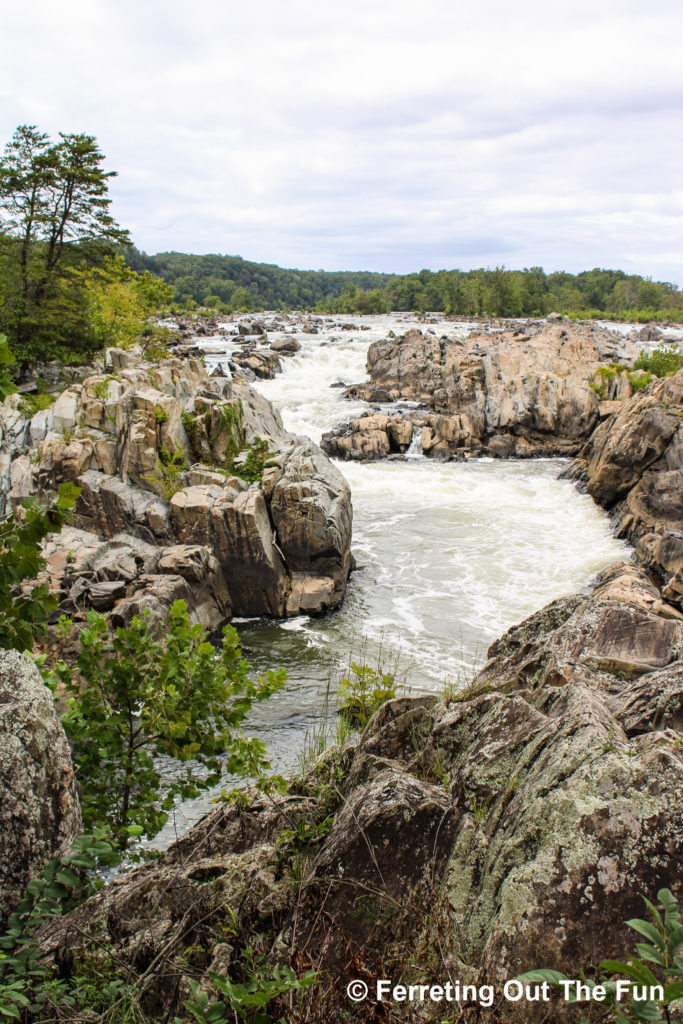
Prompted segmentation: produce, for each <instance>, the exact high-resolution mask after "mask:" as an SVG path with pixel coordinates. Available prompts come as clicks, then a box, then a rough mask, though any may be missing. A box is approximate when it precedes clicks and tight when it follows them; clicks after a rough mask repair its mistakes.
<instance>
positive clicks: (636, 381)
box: [628, 371, 652, 391]
mask: <svg viewBox="0 0 683 1024" xmlns="http://www.w3.org/2000/svg"><path fill="white" fill-rule="evenodd" d="M628 379H629V381H630V383H631V387H632V388H633V390H634V391H644V390H645V388H646V387H647V386H648V384H650V383H651V381H652V373H650V372H649V371H646V372H645V373H642V374H638V373H629V375H628Z"/></svg>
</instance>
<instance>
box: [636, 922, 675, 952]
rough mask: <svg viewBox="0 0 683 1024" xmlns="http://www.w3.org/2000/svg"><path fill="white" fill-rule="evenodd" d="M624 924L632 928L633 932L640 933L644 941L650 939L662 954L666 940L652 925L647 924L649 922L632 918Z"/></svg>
mask: <svg viewBox="0 0 683 1024" xmlns="http://www.w3.org/2000/svg"><path fill="white" fill-rule="evenodd" d="M626 924H627V925H628V926H629V928H633V930H634V931H636V932H640V934H641V935H644V936H645V938H646V939H650V941H651V942H653V943H654V944H655V946H658V947H659V949H661V950H662V952H664V950H665V949H666V939H665V938H664V937H663V936H662V935H661V933H660V932H659V931H658V930H657V929H656V928H655V926H654V925H653V924H650V923H649V921H641V920H640V918H637V917H634V918H632V919H631V920H630V921H627V922H626Z"/></svg>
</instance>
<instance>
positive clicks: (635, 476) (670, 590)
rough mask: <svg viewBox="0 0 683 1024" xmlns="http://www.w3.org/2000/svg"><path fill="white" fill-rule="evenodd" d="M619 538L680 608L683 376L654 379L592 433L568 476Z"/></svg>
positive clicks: (682, 583) (682, 584) (682, 573)
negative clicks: (605, 513) (632, 548)
mask: <svg viewBox="0 0 683 1024" xmlns="http://www.w3.org/2000/svg"><path fill="white" fill-rule="evenodd" d="M568 475H569V476H571V477H573V478H574V479H575V480H577V481H579V483H580V484H581V485H582V486H584V487H585V488H586V490H587V491H588V493H589V494H590V495H591V496H592V497H593V498H594V499H595V501H596V502H597V503H598V504H599V505H602V506H603V508H606V509H608V510H609V511H610V513H611V515H612V516H613V518H614V520H615V529H616V531H617V533H618V535H619V536H621V537H627V538H628V539H629V540H630V541H631V543H632V544H633V545H634V546H635V549H636V558H637V559H638V560H639V561H640V562H642V563H643V564H645V565H649V566H651V567H652V568H653V569H654V570H655V571H656V572H657V573H658V574H659V575H660V576H661V579H662V584H663V591H662V593H663V594H664V596H665V597H666V598H667V600H669V601H672V602H674V603H675V604H677V605H678V606H679V607H681V606H682V605H683V370H681V371H679V372H678V373H677V374H676V375H675V376H673V377H666V378H663V379H662V380H656V381H654V382H653V383H652V384H650V385H649V386H648V387H647V388H646V389H645V390H644V391H642V392H640V393H638V394H636V395H634V396H633V398H631V399H630V400H629V401H627V402H623V403H620V404H619V406H618V411H617V412H616V413H615V415H614V416H612V417H610V418H609V419H608V420H606V421H605V422H604V423H601V424H600V426H599V427H598V428H597V430H595V432H594V433H593V434H592V435H591V437H590V439H589V441H588V442H587V444H586V445H585V447H584V448H583V450H582V451H581V453H580V456H579V458H577V459H576V461H575V462H574V464H573V465H572V467H571V468H570V470H569V473H568Z"/></svg>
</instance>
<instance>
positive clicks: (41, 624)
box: [0, 483, 80, 651]
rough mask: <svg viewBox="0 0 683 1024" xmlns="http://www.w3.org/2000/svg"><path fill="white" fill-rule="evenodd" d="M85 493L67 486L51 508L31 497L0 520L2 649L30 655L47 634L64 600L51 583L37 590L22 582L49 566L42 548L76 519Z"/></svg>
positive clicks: (0, 619) (63, 487)
mask: <svg viewBox="0 0 683 1024" xmlns="http://www.w3.org/2000/svg"><path fill="white" fill-rule="evenodd" d="M79 493H80V492H79V490H78V488H77V487H75V486H74V485H73V484H71V483H66V484H62V486H61V487H60V489H59V494H58V495H57V497H56V498H55V500H54V501H52V502H51V503H50V504H49V505H48V506H47V507H45V506H43V505H40V504H39V503H38V502H37V501H36V500H35V498H27V499H26V500H25V501H24V504H23V506H22V508H21V509H16V510H14V511H13V512H10V513H9V514H7V515H5V516H4V517H3V518H2V519H0V647H4V648H5V649H10V648H14V649H16V650H19V651H30V650H32V648H33V643H34V640H35V638H36V636H42V635H44V634H45V632H46V630H47V622H48V617H49V615H50V613H51V612H52V611H54V609H55V608H56V607H57V604H58V598H57V596H56V595H54V594H50V592H49V588H48V586H47V585H46V584H40V585H39V586H34V587H33V588H31V589H27V588H26V587H24V588H23V589H22V588H21V584H22V583H23V582H24V581H26V580H34V579H35V578H36V577H37V576H38V574H39V573H40V572H41V570H42V569H43V568H44V566H45V562H44V560H43V558H42V556H41V551H40V547H41V544H42V542H43V541H44V540H45V538H46V537H47V536H48V535H49V534H50V533H59V531H60V530H61V528H62V526H63V525H64V524H65V523H67V522H69V521H70V519H71V512H72V509H73V508H74V505H75V504H76V499H77V498H78V495H79Z"/></svg>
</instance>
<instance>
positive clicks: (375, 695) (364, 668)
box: [339, 661, 397, 731]
mask: <svg viewBox="0 0 683 1024" xmlns="http://www.w3.org/2000/svg"><path fill="white" fill-rule="evenodd" d="M395 680H396V673H395V672H384V671H383V669H382V667H381V666H378V667H377V668H372V666H371V665H359V664H358V663H357V662H355V661H352V662H351V665H350V666H349V674H348V676H345V677H344V678H343V679H342V680H341V681H340V683H339V714H340V715H341V716H342V717H343V718H345V719H346V721H347V722H348V724H349V725H350V726H351V727H352V728H354V729H358V730H359V731H362V730H363V729H364V728H365V726H366V725H367V724H368V722H369V721H370V719H371V717H372V715H373V714H374V713H375V711H377V709H378V708H380V707H381V706H382V704H385V703H386V702H387V701H388V700H393V698H394V697H395V696H396V691H397V685H396V681H395Z"/></svg>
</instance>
